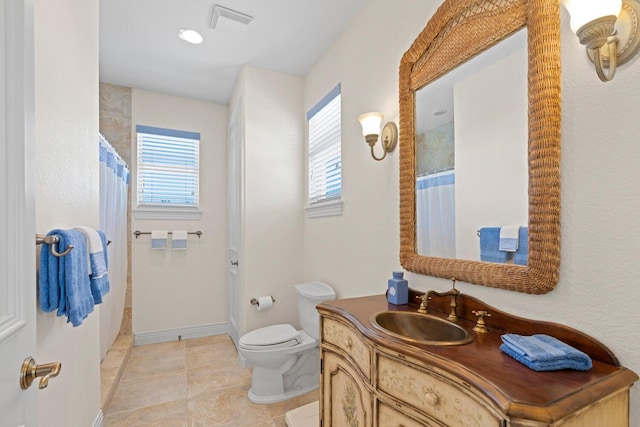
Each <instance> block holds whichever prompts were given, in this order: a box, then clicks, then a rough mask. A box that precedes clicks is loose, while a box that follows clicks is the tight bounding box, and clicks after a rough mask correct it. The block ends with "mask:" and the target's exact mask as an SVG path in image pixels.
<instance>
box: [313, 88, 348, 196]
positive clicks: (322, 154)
mask: <svg viewBox="0 0 640 427" xmlns="http://www.w3.org/2000/svg"><path fill="white" fill-rule="evenodd" d="M307 120H308V122H309V204H310V205H311V204H314V203H319V202H324V201H328V200H333V199H339V198H340V197H341V195H342V153H341V147H342V145H341V144H342V143H341V140H342V138H341V136H342V132H341V96H340V85H338V86H336V87H335V88H334V89H333V90H331V92H329V93H328V94H327V95H326V96H325V97H324V98H323V99H322V100H321V101H320V102H319V103H318V104H316V106H315V107H313V108H312V109H311V110H310V111H309V112H308V113H307Z"/></svg>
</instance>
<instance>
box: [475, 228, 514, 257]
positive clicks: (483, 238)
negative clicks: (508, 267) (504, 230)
mask: <svg viewBox="0 0 640 427" xmlns="http://www.w3.org/2000/svg"><path fill="white" fill-rule="evenodd" d="M499 242H500V227H483V228H481V229H480V260H481V261H487V262H498V263H505V262H507V257H508V256H509V252H504V251H501V250H499V249H498V248H499Z"/></svg>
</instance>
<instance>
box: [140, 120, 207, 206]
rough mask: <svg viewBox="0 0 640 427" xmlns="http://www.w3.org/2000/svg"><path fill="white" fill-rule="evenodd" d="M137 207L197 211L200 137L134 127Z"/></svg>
mask: <svg viewBox="0 0 640 427" xmlns="http://www.w3.org/2000/svg"><path fill="white" fill-rule="evenodd" d="M136 133H137V135H138V162H137V166H138V167H137V205H138V207H180V208H189V207H192V208H197V207H198V197H199V181H200V177H199V173H200V171H199V165H200V160H199V154H200V134H199V133H196V132H185V131H179V130H172V129H162V128H156V127H150V126H141V125H137V126H136Z"/></svg>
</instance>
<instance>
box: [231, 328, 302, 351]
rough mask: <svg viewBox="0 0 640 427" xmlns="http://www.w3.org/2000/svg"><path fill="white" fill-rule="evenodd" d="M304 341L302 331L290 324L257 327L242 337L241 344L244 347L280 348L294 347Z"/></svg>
mask: <svg viewBox="0 0 640 427" xmlns="http://www.w3.org/2000/svg"><path fill="white" fill-rule="evenodd" d="M301 342H302V338H301V337H300V333H299V332H298V331H297V330H296V329H295V328H294V327H293V326H291V325H289V324H280V325H272V326H267V327H266V328H260V329H256V330H255V331H251V332H249V333H246V334H245V335H243V336H242V337H240V345H241V346H243V347H266V346H275V345H277V346H278V347H279V348H283V347H292V346H294V345H296V344H299V343H301Z"/></svg>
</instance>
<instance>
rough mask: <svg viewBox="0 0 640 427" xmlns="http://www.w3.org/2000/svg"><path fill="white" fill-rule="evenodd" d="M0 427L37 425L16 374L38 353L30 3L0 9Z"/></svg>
mask: <svg viewBox="0 0 640 427" xmlns="http://www.w3.org/2000/svg"><path fill="white" fill-rule="evenodd" d="M0 22H1V23H2V25H1V26H0V28H1V30H0V170H2V172H3V173H2V177H1V178H0V204H1V206H2V210H1V211H0V236H2V237H1V238H2V242H1V244H0V414H1V415H0V425H1V426H2V427H5V426H6V427H15V426H21V425H26V426H35V425H37V414H36V395H35V393H36V392H37V389H38V387H37V386H35V387H31V388H29V389H27V390H22V388H21V387H20V381H19V380H20V370H21V367H22V362H23V360H24V359H25V358H26V357H27V356H35V354H34V353H35V350H36V331H35V313H36V304H37V301H36V273H35V267H36V261H35V249H36V247H35V237H34V235H35V230H34V227H35V225H34V224H35V214H34V209H35V208H34V204H33V203H34V200H33V193H34V191H33V190H34V188H33V176H34V174H33V168H32V167H31V166H32V164H33V158H34V153H33V148H34V144H33V122H32V120H33V111H34V108H33V0H3V2H2V5H1V6H0Z"/></svg>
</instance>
